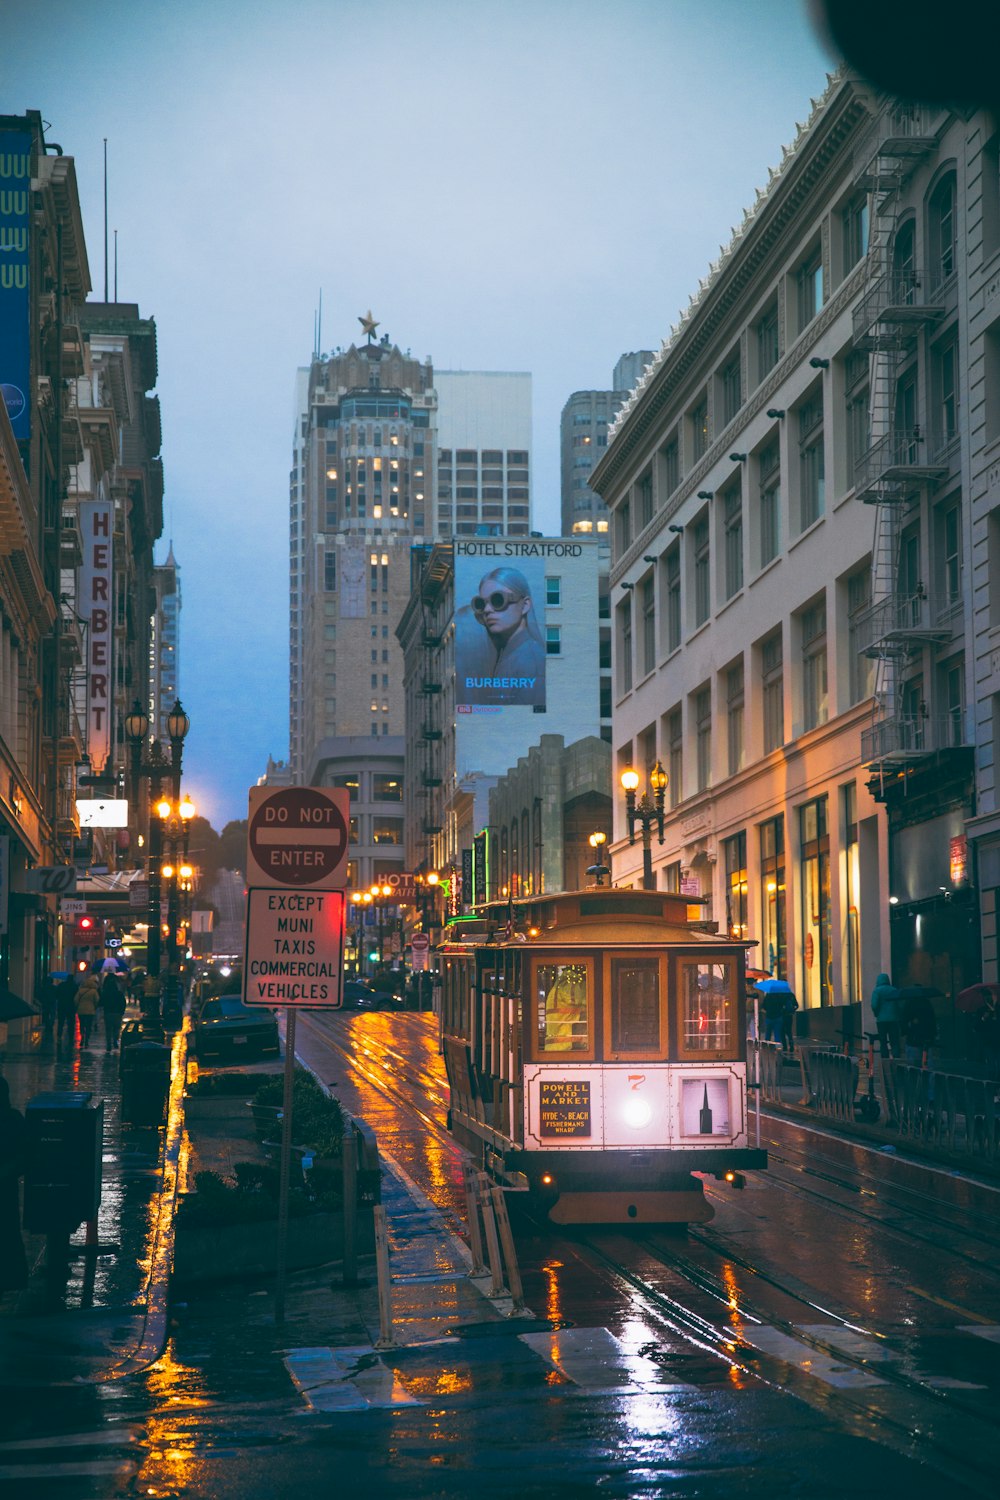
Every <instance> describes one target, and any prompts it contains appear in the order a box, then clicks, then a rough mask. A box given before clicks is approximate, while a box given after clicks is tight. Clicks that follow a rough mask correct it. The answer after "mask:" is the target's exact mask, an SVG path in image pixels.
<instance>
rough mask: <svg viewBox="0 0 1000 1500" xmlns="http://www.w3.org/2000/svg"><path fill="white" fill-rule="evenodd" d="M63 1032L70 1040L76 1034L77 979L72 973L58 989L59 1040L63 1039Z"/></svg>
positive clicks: (57, 1033)
mask: <svg viewBox="0 0 1000 1500" xmlns="http://www.w3.org/2000/svg"><path fill="white" fill-rule="evenodd" d="M63 1033H65V1035H66V1040H67V1041H70V1042H71V1041H72V1040H73V1038H74V1036H75V1035H76V981H75V980H74V978H73V976H72V974H67V975H66V978H65V979H64V980H63V982H62V984H61V985H60V986H59V988H58V990H57V991H56V1039H57V1041H60V1042H61V1041H62V1039H63Z"/></svg>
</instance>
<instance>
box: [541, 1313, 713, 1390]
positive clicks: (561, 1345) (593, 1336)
mask: <svg viewBox="0 0 1000 1500" xmlns="http://www.w3.org/2000/svg"><path fill="white" fill-rule="evenodd" d="M518 1338H519V1339H520V1341H521V1343H522V1344H525V1345H526V1346H527V1347H528V1348H529V1349H531V1350H532V1351H533V1352H534V1353H535V1354H537V1355H539V1357H540V1358H541V1359H543V1360H544V1361H545V1362H546V1364H548V1365H551V1366H552V1368H553V1369H554V1370H556V1371H558V1373H559V1374H560V1375H562V1376H563V1377H564V1378H565V1379H566V1380H567V1381H569V1382H571V1383H572V1384H573V1385H575V1386H578V1387H580V1388H581V1389H582V1390H586V1391H589V1392H590V1393H591V1394H595V1393H597V1392H599V1391H611V1392H617V1393H618V1394H619V1395H620V1394H621V1392H622V1390H623V1389H625V1388H631V1389H643V1390H645V1389H649V1388H651V1387H656V1389H658V1390H664V1389H666V1390H680V1389H689V1387H687V1386H685V1385H684V1383H683V1382H680V1381H671V1380H669V1379H668V1378H666V1374H665V1372H664V1370H663V1368H662V1367H661V1366H660V1364H659V1363H658V1362H656V1361H654V1360H651V1359H649V1358H647V1357H646V1356H645V1355H642V1354H637V1353H634V1352H633V1351H632V1350H630V1349H629V1348H628V1347H627V1346H626V1345H625V1344H623V1343H622V1342H621V1340H620V1339H617V1338H615V1336H614V1334H613V1333H610V1332H609V1331H608V1329H606V1328H560V1329H558V1330H556V1331H552V1332H549V1333H521V1334H518Z"/></svg>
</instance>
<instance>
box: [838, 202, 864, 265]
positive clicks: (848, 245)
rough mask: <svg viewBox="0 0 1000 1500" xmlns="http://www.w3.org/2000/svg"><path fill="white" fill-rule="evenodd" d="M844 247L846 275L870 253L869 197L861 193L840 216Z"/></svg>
mask: <svg viewBox="0 0 1000 1500" xmlns="http://www.w3.org/2000/svg"><path fill="white" fill-rule="evenodd" d="M840 222H841V231H842V237H843V249H844V275H845V276H846V275H847V273H848V271H850V270H852V269H853V267H854V266H856V265H857V263H858V261H859V260H861V259H862V258H863V257H864V256H865V255H866V254H867V253H868V197H867V194H864V193H859V194H858V196H857V197H856V198H852V199H851V201H850V203H848V205H847V207H846V208H845V209H844V210H843V212H842V214H841V216H840Z"/></svg>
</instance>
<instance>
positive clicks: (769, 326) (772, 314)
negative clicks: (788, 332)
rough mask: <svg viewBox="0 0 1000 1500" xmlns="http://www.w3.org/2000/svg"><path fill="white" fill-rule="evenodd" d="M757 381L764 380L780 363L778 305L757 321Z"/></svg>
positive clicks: (775, 304)
mask: <svg viewBox="0 0 1000 1500" xmlns="http://www.w3.org/2000/svg"><path fill="white" fill-rule="evenodd" d="M754 331H755V333H756V335H757V379H758V381H760V380H763V379H764V376H765V375H766V374H767V373H768V371H769V370H773V369H774V367H775V365H776V364H777V363H778V304H777V302H772V303H771V305H770V307H768V308H767V309H766V311H765V312H763V313H762V314H761V316H760V317H759V318H758V319H757V324H756V327H755V330H754Z"/></svg>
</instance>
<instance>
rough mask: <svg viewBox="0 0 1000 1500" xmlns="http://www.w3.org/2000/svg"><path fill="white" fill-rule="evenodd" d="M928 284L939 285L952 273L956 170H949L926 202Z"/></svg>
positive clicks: (953, 269)
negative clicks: (927, 202) (929, 280)
mask: <svg viewBox="0 0 1000 1500" xmlns="http://www.w3.org/2000/svg"><path fill="white" fill-rule="evenodd" d="M927 227H928V233H929V244H930V271H931V287H932V288H933V287H938V286H940V285H941V284H942V283H943V282H945V281H947V280H948V278H949V276H953V275H954V274H955V264H956V233H955V174H954V172H948V173H947V174H946V175H945V176H944V177H942V178H941V181H940V182H939V183H938V185H937V187H936V188H935V189H934V191H933V193H932V194H931V196H930V202H929V204H928V226H927Z"/></svg>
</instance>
